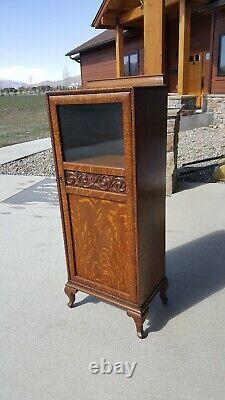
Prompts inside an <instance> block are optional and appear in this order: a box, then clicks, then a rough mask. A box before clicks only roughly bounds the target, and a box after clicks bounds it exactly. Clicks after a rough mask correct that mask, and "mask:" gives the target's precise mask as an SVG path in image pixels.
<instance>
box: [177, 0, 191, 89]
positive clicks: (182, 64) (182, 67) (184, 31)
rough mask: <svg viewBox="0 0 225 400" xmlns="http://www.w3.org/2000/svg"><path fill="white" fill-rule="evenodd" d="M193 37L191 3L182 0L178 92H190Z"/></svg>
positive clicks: (187, 0)
mask: <svg viewBox="0 0 225 400" xmlns="http://www.w3.org/2000/svg"><path fill="white" fill-rule="evenodd" d="M190 37H191V5H190V1H189V0H180V17H179V60H178V94H181V95H182V94H188V68H189V57H190Z"/></svg>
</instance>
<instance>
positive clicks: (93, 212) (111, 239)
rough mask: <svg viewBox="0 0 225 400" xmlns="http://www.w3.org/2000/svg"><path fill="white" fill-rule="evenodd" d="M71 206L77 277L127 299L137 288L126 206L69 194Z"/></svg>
mask: <svg viewBox="0 0 225 400" xmlns="http://www.w3.org/2000/svg"><path fill="white" fill-rule="evenodd" d="M69 206H70V211H71V222H72V232H73V239H74V246H75V257H76V269H77V276H78V277H80V278H83V279H86V280H88V281H91V282H96V283H97V284H101V285H102V286H104V287H107V288H108V292H110V290H111V289H112V290H114V291H117V295H118V297H120V298H126V299H127V297H128V296H127V295H129V293H131V292H132V291H134V290H135V288H134V286H133V284H132V277H133V273H134V271H133V270H134V266H132V262H131V257H130V255H129V251H128V235H127V230H128V226H127V225H128V220H127V215H126V205H125V204H122V203H115V202H111V201H108V200H102V199H94V198H90V197H84V196H77V195H72V194H69Z"/></svg>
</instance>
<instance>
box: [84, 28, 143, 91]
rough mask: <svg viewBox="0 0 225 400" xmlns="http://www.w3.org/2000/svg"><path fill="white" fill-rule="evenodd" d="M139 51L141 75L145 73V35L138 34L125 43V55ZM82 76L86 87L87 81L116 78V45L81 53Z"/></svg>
mask: <svg viewBox="0 0 225 400" xmlns="http://www.w3.org/2000/svg"><path fill="white" fill-rule="evenodd" d="M136 51H139V73H140V74H143V73H144V39H143V33H142V32H137V33H135V34H134V35H133V36H132V38H130V39H125V41H124V55H126V54H130V53H134V52H136ZM81 76H82V84H83V87H85V85H86V83H87V81H93V80H96V79H107V78H115V77H116V52H115V44H114V43H112V44H108V45H107V46H104V47H99V48H96V49H93V50H90V51H86V52H83V53H81Z"/></svg>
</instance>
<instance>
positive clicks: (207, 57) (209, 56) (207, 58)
mask: <svg viewBox="0 0 225 400" xmlns="http://www.w3.org/2000/svg"><path fill="white" fill-rule="evenodd" d="M210 58H211V54H210V53H205V59H206V61H209V60H210Z"/></svg>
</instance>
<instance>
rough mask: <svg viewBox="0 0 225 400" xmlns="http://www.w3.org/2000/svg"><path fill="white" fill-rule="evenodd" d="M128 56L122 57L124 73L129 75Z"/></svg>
mask: <svg viewBox="0 0 225 400" xmlns="http://www.w3.org/2000/svg"><path fill="white" fill-rule="evenodd" d="M129 74H130V71H129V56H125V57H124V75H125V76H129Z"/></svg>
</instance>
